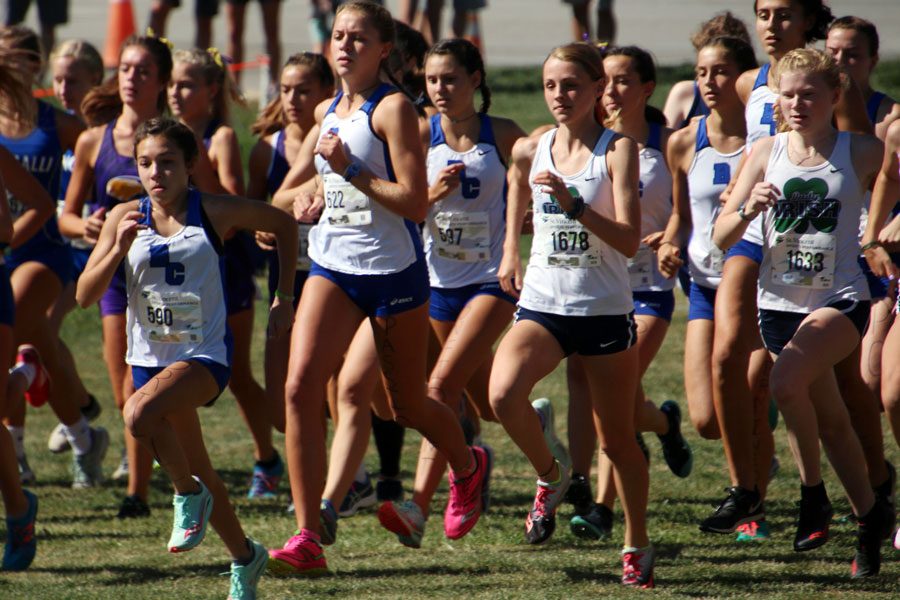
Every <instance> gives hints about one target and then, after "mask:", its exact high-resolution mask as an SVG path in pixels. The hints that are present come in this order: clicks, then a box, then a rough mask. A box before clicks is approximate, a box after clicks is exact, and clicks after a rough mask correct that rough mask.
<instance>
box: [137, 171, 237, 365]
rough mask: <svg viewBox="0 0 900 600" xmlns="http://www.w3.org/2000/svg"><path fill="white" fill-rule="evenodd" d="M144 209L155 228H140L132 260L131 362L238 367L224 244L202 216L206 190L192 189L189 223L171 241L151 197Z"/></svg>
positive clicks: (189, 200)
mask: <svg viewBox="0 0 900 600" xmlns="http://www.w3.org/2000/svg"><path fill="white" fill-rule="evenodd" d="M140 211H141V212H142V213H144V219H143V223H144V224H146V225H148V227H147V228H146V229H142V230H140V231H138V234H137V237H136V238H135V240H134V243H133V244H132V245H131V248H130V249H129V250H128V254H127V255H126V257H125V279H126V290H127V294H128V310H127V316H126V319H127V332H128V353H127V354H126V357H125V362H127V363H128V364H129V365H137V366H141V367H165V366H168V365H170V364H172V363H175V362H177V361H180V360H188V359H191V358H205V359H209V360H211V361H214V362H217V363H219V364H222V365H229V364H231V333H230V332H229V330H228V325H227V318H228V315H227V314H226V309H225V291H224V283H225V282H224V275H223V273H224V270H223V269H224V259H223V255H222V252H223V249H222V243H221V242H220V241H219V239H218V238H217V236H216V233H215V232H214V231H213V229H212V226H211V225H210V224H209V222H208V221H207V219H206V215H205V214H204V213H203V209H202V207H201V202H200V192H198V191H197V190H194V189H192V190H191V191H190V192H189V195H188V209H187V218H186V222H185V225H184V227H183V228H182V229H181V231H179V232H178V233H176V234H174V235H172V236H171V237H167V238H166V237H163V236H161V235H159V234H158V233H157V232H156V231H155V230H154V229H153V227H152V224H151V220H150V214H151V205H150V199H149V198H146V197H145V198H142V199H141V201H140Z"/></svg>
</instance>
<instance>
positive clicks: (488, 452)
mask: <svg viewBox="0 0 900 600" xmlns="http://www.w3.org/2000/svg"><path fill="white" fill-rule="evenodd" d="M478 447H479V448H481V449H482V450H484V455H485V457H487V460H486V461H485V463H484V482H483V483H482V484H481V514H484V513H486V512H487V511H488V509H489V508H490V507H491V472H492V471H493V470H494V449H493V448H491V447H490V446H488V445H487V444H478Z"/></svg>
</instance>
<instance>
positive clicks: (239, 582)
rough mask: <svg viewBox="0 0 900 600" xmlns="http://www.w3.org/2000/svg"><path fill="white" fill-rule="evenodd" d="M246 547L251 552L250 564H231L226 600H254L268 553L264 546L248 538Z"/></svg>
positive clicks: (266, 562)
mask: <svg viewBox="0 0 900 600" xmlns="http://www.w3.org/2000/svg"><path fill="white" fill-rule="evenodd" d="M247 545H248V546H250V550H252V551H253V554H252V555H251V557H250V562H248V563H247V564H241V563H238V562H232V563H231V587H230V589H229V590H228V600H256V585H257V584H258V583H259V578H260V577H262V574H263V573H264V572H265V570H266V564H268V562H269V553H268V551H267V550H266V548H265V546H263V545H262V544H260V543H259V542H257V541H254V540H251V539H250V538H247Z"/></svg>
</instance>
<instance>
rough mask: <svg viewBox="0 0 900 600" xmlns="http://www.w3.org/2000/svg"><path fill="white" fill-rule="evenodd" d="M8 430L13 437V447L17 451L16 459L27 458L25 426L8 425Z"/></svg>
mask: <svg viewBox="0 0 900 600" xmlns="http://www.w3.org/2000/svg"><path fill="white" fill-rule="evenodd" d="M6 430H7V431H9V434H10V435H11V436H12V440H13V447H14V448H15V449H16V458H22V457H23V456H25V426H24V425H23V426H21V427H19V426H18V425H7V426H6Z"/></svg>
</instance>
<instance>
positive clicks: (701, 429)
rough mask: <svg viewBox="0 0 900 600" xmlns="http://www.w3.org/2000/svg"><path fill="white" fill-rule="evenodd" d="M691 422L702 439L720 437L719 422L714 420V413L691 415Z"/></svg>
mask: <svg viewBox="0 0 900 600" xmlns="http://www.w3.org/2000/svg"><path fill="white" fill-rule="evenodd" d="M691 423H692V424H693V425H694V429H695V430H696V431H697V433H699V434H700V437H702V438H703V439H704V440H718V439H719V438H721V437H722V433H721V432H720V431H719V423H718V421H716V415H715V414H713V413H709V414H705V415H698V416H697V417H696V418H695V417H694V416H693V415H691Z"/></svg>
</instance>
